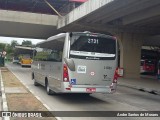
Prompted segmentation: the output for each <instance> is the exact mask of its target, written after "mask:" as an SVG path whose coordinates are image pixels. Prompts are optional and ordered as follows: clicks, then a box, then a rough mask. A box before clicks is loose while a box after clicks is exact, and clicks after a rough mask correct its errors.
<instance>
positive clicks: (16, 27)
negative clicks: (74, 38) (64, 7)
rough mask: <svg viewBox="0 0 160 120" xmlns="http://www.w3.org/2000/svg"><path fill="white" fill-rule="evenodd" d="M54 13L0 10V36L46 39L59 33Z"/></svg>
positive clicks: (56, 17)
mask: <svg viewBox="0 0 160 120" xmlns="http://www.w3.org/2000/svg"><path fill="white" fill-rule="evenodd" d="M57 20H58V16H56V15H46V14H37V13H27V12H17V11H8V10H0V26H1V27H0V36H7V37H23V38H37V39H46V38H48V37H50V36H52V35H55V34H57V33H59V31H58V30H57Z"/></svg>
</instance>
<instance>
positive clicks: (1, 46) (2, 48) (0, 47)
mask: <svg viewBox="0 0 160 120" xmlns="http://www.w3.org/2000/svg"><path fill="white" fill-rule="evenodd" d="M5 46H6V44H5V43H0V50H1V51H3V50H4V48H5Z"/></svg>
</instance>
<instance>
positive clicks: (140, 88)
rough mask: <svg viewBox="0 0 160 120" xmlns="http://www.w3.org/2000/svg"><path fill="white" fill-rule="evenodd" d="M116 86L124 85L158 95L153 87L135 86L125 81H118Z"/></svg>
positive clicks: (159, 92) (159, 93) (158, 92)
mask: <svg viewBox="0 0 160 120" xmlns="http://www.w3.org/2000/svg"><path fill="white" fill-rule="evenodd" d="M118 86H124V87H128V88H132V89H136V90H140V91H145V92H149V93H151V94H155V95H160V91H159V90H155V89H151V88H144V87H141V86H135V85H130V84H126V83H118Z"/></svg>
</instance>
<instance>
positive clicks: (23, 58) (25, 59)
mask: <svg viewBox="0 0 160 120" xmlns="http://www.w3.org/2000/svg"><path fill="white" fill-rule="evenodd" d="M19 59H20V64H21V66H22V67H24V66H29V67H31V64H32V59H31V57H30V55H28V54H27V55H20V56H19Z"/></svg>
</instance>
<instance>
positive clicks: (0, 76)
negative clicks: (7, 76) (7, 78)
mask: <svg viewBox="0 0 160 120" xmlns="http://www.w3.org/2000/svg"><path fill="white" fill-rule="evenodd" d="M0 81H1V92H2V110H3V111H8V105H7V100H6V94H5V90H4V84H3V78H2V72H1V69H0ZM2 119H3V120H10V118H9V117H3V118H2Z"/></svg>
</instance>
